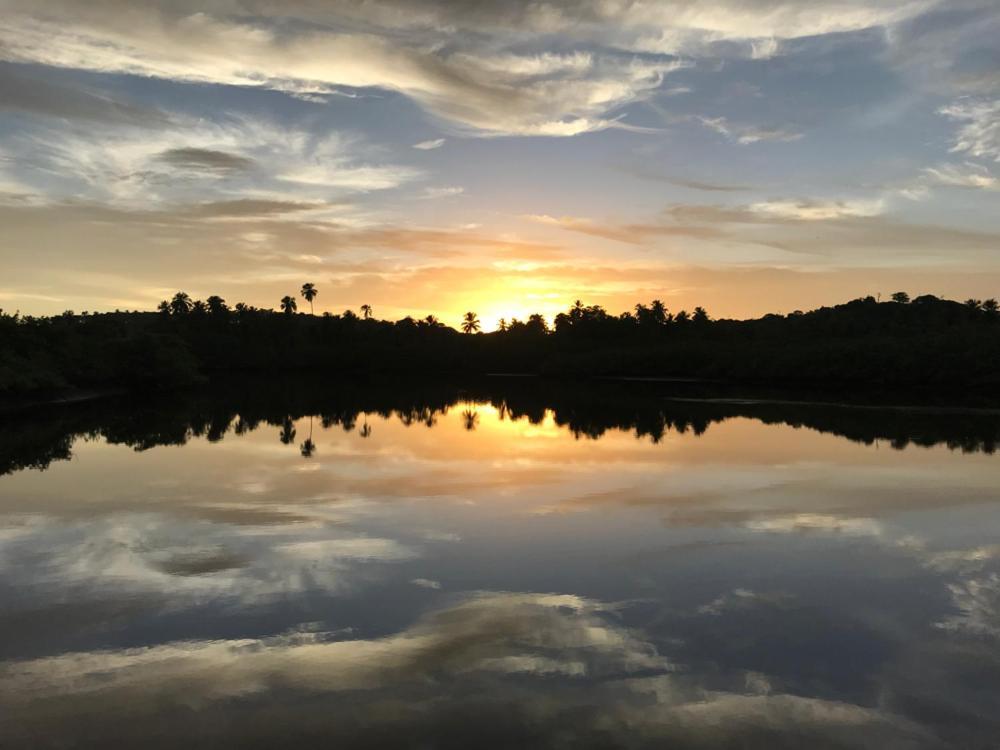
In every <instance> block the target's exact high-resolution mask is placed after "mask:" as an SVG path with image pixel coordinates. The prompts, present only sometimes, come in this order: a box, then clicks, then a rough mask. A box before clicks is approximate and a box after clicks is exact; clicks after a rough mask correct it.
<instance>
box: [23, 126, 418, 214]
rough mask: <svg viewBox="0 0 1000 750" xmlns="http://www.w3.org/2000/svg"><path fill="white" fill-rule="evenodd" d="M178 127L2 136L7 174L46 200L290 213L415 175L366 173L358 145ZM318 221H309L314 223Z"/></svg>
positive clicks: (386, 167)
mask: <svg viewBox="0 0 1000 750" xmlns="http://www.w3.org/2000/svg"><path fill="white" fill-rule="evenodd" d="M176 119H177V123H178V127H175V128H169V129H158V130H156V131H153V132H150V131H148V130H143V129H139V128H130V127H125V128H118V129H114V130H110V131H109V130H108V129H106V128H102V129H91V128H86V129H81V128H73V127H67V126H65V125H63V124H57V125H52V126H49V127H42V126H39V127H36V128H33V129H32V130H31V131H30V132H21V133H16V134H12V135H8V136H5V142H6V152H7V154H8V157H7V159H6V164H7V171H8V172H14V173H16V176H17V179H18V180H19V183H20V184H21V185H22V186H23V187H25V189H30V190H31V191H32V192H34V193H39V194H42V195H47V196H49V197H51V198H54V199H63V200H66V199H76V200H80V199H82V200H88V201H99V202H103V203H106V204H110V205H114V206H119V207H134V208H143V209H150V208H158V207H163V206H164V205H175V204H191V203H196V202H197V201H199V200H211V201H213V202H214V203H217V204H218V203H219V202H225V201H230V202H232V201H236V200H247V199H249V200H253V201H258V202H259V201H262V200H265V201H270V202H274V201H283V202H286V203H288V204H290V205H291V204H296V210H297V211H300V210H303V209H305V208H306V206H305V205H303V202H306V203H308V202H312V203H313V204H314V205H313V206H312V209H313V210H317V211H318V210H329V209H330V208H331V207H330V206H329V205H328V202H329V201H335V200H337V199H338V198H339V197H340V196H343V195H346V194H350V193H363V192H369V191H374V190H386V189H390V188H394V187H398V186H399V185H402V184H404V183H406V182H409V181H411V180H414V179H417V178H418V177H420V176H421V172H420V171H419V170H417V169H415V168H413V167H408V166H401V165H392V164H373V163H370V162H368V161H366V160H365V154H366V153H367V152H369V151H370V149H369V147H368V146H367V144H365V143H364V142H363V141H361V140H360V139H359V138H357V137H353V136H348V135H346V134H343V133H338V132H330V133H326V134H323V135H316V134H313V133H309V132H307V131H302V130H290V129H288V128H284V127H278V126H275V125H272V124H270V123H267V122H263V121H259V120H249V119H238V118H229V119H227V120H225V121H222V122H211V121H206V120H197V121H193V120H181V119H180V118H176ZM315 217H316V215H314V218H315Z"/></svg>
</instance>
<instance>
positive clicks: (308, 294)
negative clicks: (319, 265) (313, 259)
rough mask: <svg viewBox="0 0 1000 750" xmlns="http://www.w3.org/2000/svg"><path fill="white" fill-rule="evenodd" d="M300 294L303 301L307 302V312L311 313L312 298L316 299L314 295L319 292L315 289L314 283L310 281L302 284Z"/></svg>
mask: <svg viewBox="0 0 1000 750" xmlns="http://www.w3.org/2000/svg"><path fill="white" fill-rule="evenodd" d="M300 294H301V295H302V297H303V298H304V299H305V301H306V302H308V303H309V314H310V315H312V314H313V300H314V299H316V295H317V294H319V292H318V291H316V285H315V284H313V283H311V282H310V283H308V284H303V285H302V291H301V292H300Z"/></svg>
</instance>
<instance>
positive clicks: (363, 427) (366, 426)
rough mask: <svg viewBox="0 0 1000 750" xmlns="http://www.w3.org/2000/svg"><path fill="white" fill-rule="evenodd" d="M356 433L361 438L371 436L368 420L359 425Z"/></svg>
mask: <svg viewBox="0 0 1000 750" xmlns="http://www.w3.org/2000/svg"><path fill="white" fill-rule="evenodd" d="M358 434H359V435H360V436H361V437H363V438H366V437H369V436H371V434H372V428H371V425H369V424H368V422H365V423H364V424H363V425H361V429H360V430H358Z"/></svg>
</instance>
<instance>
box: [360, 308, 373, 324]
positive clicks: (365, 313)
mask: <svg viewBox="0 0 1000 750" xmlns="http://www.w3.org/2000/svg"><path fill="white" fill-rule="evenodd" d="M361 316H362V317H363V318H364V319H365V320H370V319H371V317H372V306H371V305H362V306H361Z"/></svg>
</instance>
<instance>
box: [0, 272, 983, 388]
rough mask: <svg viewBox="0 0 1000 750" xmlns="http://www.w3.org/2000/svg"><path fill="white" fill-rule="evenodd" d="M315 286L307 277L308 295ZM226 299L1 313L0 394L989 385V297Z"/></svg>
mask: <svg viewBox="0 0 1000 750" xmlns="http://www.w3.org/2000/svg"><path fill="white" fill-rule="evenodd" d="M317 294H318V292H317V291H316V289H315V287H314V286H313V285H311V284H307V285H305V286H304V287H303V290H302V295H303V297H304V298H305V299H306V300H307V301H308V302H309V303H310V305H311V304H312V300H313V298H315V296H316V295H317ZM361 313H362V314H361V315H357V314H355V313H354V312H352V311H347V312H345V313H343V314H341V315H331V314H329V313H325V314H323V315H313V314H311V313H308V314H306V313H300V312H298V310H297V304H296V300H295V298H294V297H292V296H287V297H285V298H284V299H282V301H281V311H280V312H275V311H272V310H262V309H257V308H253V307H249V306H247V305H243V304H240V305H236V306H235V307H234V308H230V307H229V306H228V305H227V304H226V303H225V301H224V300H222V299H221V298H219V297H209V298H208V299H207V300H206V301H204V302H201V301H194V300H191V299H190V298H189V297H188V295H186V294H184V293H178V294H177V295H176V296H175V297H174V298H173V299H172V300H170V301H165V302H163V303H162V304H161V305H160V308H159V310H158V311H157V312H145V313H144V312H115V313H102V314H97V313H95V314H82V315H77V314H74V313H72V312H66V313H64V314H62V315H59V316H55V317H46V318H38V317H26V316H20V315H17V314H14V315H10V314H4V313H3V312H2V311H0V394H7V395H12V394H25V393H30V392H44V391H53V390H59V389H67V388H93V387H109V386H113V387H132V388H152V387H172V386H178V385H184V384H190V383H194V382H198V381H199V380H201V379H203V378H204V377H205V376H208V375H211V374H212V373H232V372H237V371H245V372H252V371H258V372H278V371H281V372H284V371H290V370H309V371H313V372H322V373H326V374H341V375H353V376H358V375H362V374H373V373H402V374H414V373H427V374H438V375H440V374H444V373H465V374H471V373H489V372H507V373H514V372H516V373H539V374H555V375H574V376H588V375H623V376H655V377H672V378H699V379H709V380H725V381H747V382H749V381H756V382H768V383H775V382H788V383H792V382H794V383H800V384H810V383H811V384H843V385H858V384H863V385H875V386H885V385H893V386H895V385H905V386H932V387H941V386H962V387H966V388H969V387H972V388H981V389H987V388H990V387H991V386H997V385H1000V310H998V305H997V303H996V301H995V300H986V301H985V302H980V301H977V300H969V301H967V302H964V303H960V302H954V301H951V300H944V299H939V298H937V297H933V296H929V295H928V296H922V297H917V298H916V299H913V300H912V301H911V300H910V299H909V298H908V297H907V296H906V295H905V294H902V293H898V294H896V295H893V299H892V301H889V302H878V301H876V300H875V299H874V298H872V297H866V298H863V299H857V300H854V301H852V302H848V303H846V304H843V305H837V306H835V307H824V308H820V309H818V310H814V311H812V312H807V313H803V312H795V313H792V314H790V315H785V316H782V315H766V316H764V317H763V318H759V319H755V320H742V321H741V320H713V319H711V317H710V316H709V315H708V313H707V312H706V311H705V310H703V309H701V308H696V309H695V310H694V312H693V313H691V314H689V313H687V312H685V311H680V312H678V313H676V314H672V313H671V312H670V311H668V310H667V309H666V307H665V306H664V305H663V304H662V303H661V302H659V301H654V302H653V303H652V304H649V305H637V306H636V307H635V310H634V312H627V313H623V314H621V315H612V314H610V313H608V312H607V311H606V310H604V309H603V308H601V307H599V306H586V305H583V304H581V303H580V302H577V303H576V304H575V305H574V306H573V307H572V308H571V309H570V310H568V311H567V312H565V313H561V314H559V315H557V316H556V318H555V320H554V321H553V322H552V325H551V326H550V325H548V324H547V322H546V321H545V320H544V319H543V318H542V317H541V316H540V315H532V316H531V317H530V318H529V319H528V320H526V321H519V320H512V321H510V322H507V321H501V323H500V327H499V330H497V331H494V332H491V333H482V332H481V326H480V323H479V319H478V317H477V316H476V315H475V313H471V312H470V313H467V314H466V316H465V318H464V319H463V321H462V324H461V326H460V327H461V329H462V330H461V331H458V330H455V329H453V328H450V327H447V326H445V325H443V324H442V323H441V322H440V321H438V320H436V319H435V318H434V317H433V316H428V317H427V318H425V319H422V320H414V319H413V318H409V317H407V318H404V319H402V320H398V321H395V322H392V321H386V320H378V319H376V318H374V317H373V316H372V310H371V307H370V306H368V305H365V306H363V307H362V310H361Z"/></svg>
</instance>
